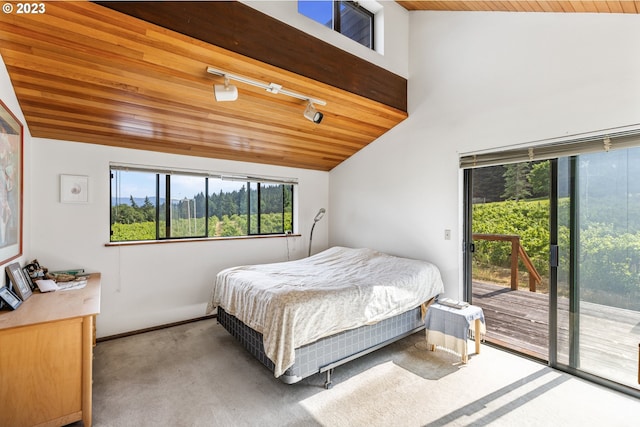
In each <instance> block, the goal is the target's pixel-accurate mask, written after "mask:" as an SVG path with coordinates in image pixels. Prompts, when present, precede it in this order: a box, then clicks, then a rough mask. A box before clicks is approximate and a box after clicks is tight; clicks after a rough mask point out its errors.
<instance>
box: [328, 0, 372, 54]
mask: <svg viewBox="0 0 640 427" xmlns="http://www.w3.org/2000/svg"><path fill="white" fill-rule="evenodd" d="M342 4H344V5H345V7H348V8H351V9H352V10H353V11H355V12H357V13H359V14H361V15H366V16H367V17H368V18H369V46H367V45H364V44H362V43H360V42H359V41H358V40H354V39H352V38H351V37H349V36H347V35H346V34H345V33H343V32H342V13H340V6H341V5H342ZM333 29H334V30H335V31H337V32H338V33H340V34H342V35H343V36H345V37H347V38H349V39H351V40H353V41H355V42H356V43H359V44H362V45H363V46H364V47H367V48H369V49H371V50H376V47H375V43H374V40H375V13H373V12H371V11H370V10H369V9H367V8H364V7H362V6H360V5H359V4H358V3H357V2H355V1H352V0H333Z"/></svg>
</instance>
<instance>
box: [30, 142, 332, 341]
mask: <svg viewBox="0 0 640 427" xmlns="http://www.w3.org/2000/svg"><path fill="white" fill-rule="evenodd" d="M32 145H33V150H32V151H33V153H32V161H31V165H32V172H31V175H30V180H31V181H32V182H33V192H32V200H31V204H32V212H31V217H32V226H31V228H32V230H31V231H32V237H31V251H30V256H31V257H33V258H37V259H38V260H39V261H40V263H41V264H42V265H45V266H47V267H48V268H50V269H54V270H56V269H67V268H80V267H82V268H85V269H86V270H87V271H98V272H101V273H102V300H101V302H102V312H101V314H100V316H98V321H97V327H98V336H99V337H102V336H109V335H114V334H117V333H122V332H127V331H132V330H137V329H142V328H146V327H151V326H156V325H162V324H166V323H171V322H176V321H181V320H186V319H191V318H196V317H200V316H203V315H204V314H205V307H206V304H207V301H208V298H209V295H210V290H211V288H212V284H213V281H214V278H215V275H216V273H218V272H219V271H220V270H222V269H223V268H226V267H231V266H234V265H243V264H253V263H262V262H277V261H286V260H287V259H288V258H289V257H290V259H297V258H302V257H304V256H306V253H307V250H308V246H307V245H308V238H309V229H310V228H311V222H312V220H313V217H314V216H315V214H316V212H317V211H318V209H319V208H320V207H327V203H328V185H329V184H328V173H327V172H317V171H309V170H302V169H294V168H285V167H277V166H268V165H260V164H252V163H243V162H232V161H225V160H216V159H205V158H197V157H189V156H178V155H170V154H163V153H153V152H146V151H140V150H130V149H122V148H113V147H107V146H100V145H92V144H83V143H77V142H68V141H58V140H50V139H41V138H33V141H32ZM109 162H120V163H133V164H143V165H157V166H169V167H177V168H190V169H197V170H207V171H221V172H235V173H251V174H258V175H260V174H262V175H269V176H282V177H295V178H298V179H299V185H298V193H299V196H298V208H299V223H298V226H299V231H300V232H301V234H302V236H301V237H296V236H291V237H286V238H285V237H281V238H266V239H265V238H263V239H243V240H221V241H200V242H182V243H163V244H155V245H139V246H119V247H105V243H107V242H109V210H110V199H109V185H110V179H109ZM60 174H72V175H87V176H88V177H89V203H87V204H65V203H60V202H59V176H60ZM329 214H330V211H329V212H328V215H327V217H328V218H329V217H330V216H329ZM327 240H328V231H327V222H324V223H319V225H318V226H316V230H314V238H313V248H314V250H313V251H314V252H317V251H319V250H320V249H325V248H326V247H327ZM287 245H288V249H287Z"/></svg>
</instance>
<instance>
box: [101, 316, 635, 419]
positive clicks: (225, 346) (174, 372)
mask: <svg viewBox="0 0 640 427" xmlns="http://www.w3.org/2000/svg"><path fill="white" fill-rule="evenodd" d="M423 341H424V340H423V334H422V333H418V334H414V335H413V336H411V337H408V338H405V339H404V340H401V341H399V342H397V343H395V344H393V345H391V346H388V347H387V348H385V349H382V350H378V351H376V352H375V353H372V354H370V355H367V356H365V357H363V358H360V359H358V360H356V361H354V362H350V363H348V364H347V365H344V366H342V367H340V368H337V369H336V371H335V373H334V375H333V380H334V387H333V388H332V389H330V390H325V389H324V388H323V383H324V376H320V375H315V376H313V377H310V378H308V379H306V380H304V381H303V382H301V383H298V384H294V385H286V384H282V383H281V382H280V381H279V380H277V379H275V378H274V377H273V375H272V374H271V373H270V372H269V371H268V370H267V369H266V368H265V367H263V366H262V365H261V364H260V363H259V362H257V361H256V360H254V359H253V358H252V357H251V356H250V355H249V354H248V353H247V352H246V351H245V350H244V348H242V347H241V346H240V345H239V344H238V343H237V342H236V341H235V340H234V338H232V337H231V336H230V335H229V334H228V333H227V332H226V331H225V330H224V329H223V328H222V327H221V326H220V325H218V324H217V323H216V321H215V320H204V321H200V322H195V323H190V324H186V325H181V326H176V327H173V328H168V329H164V330H160V331H154V332H148V333H145V334H140V335H135V336H131V337H127V338H120V339H117V340H111V341H105V342H101V343H98V345H97V347H96V349H95V359H94V385H93V387H94V389H93V403H94V405H93V422H94V426H96V427H105V426H118V427H125V426H136V427H139V426H349V427H353V426H367V427H370V426H445V425H447V426H448V425H451V426H468V425H475V426H481V425H496V426H518V427H522V426H632V425H633V426H635V425H638V416H639V414H640V401H639V400H637V399H634V398H632V397H629V396H625V395H621V394H619V393H616V392H614V391H611V390H608V389H605V388H602V387H599V386H596V385H593V384H591V383H589V382H586V381H583V380H580V379H577V378H575V377H572V376H570V375H567V374H563V373H560V372H557V371H554V370H552V369H550V368H548V367H545V366H544V365H541V364H538V363H535V362H532V361H530V360H527V359H525V358H521V357H518V356H514V355H512V354H509V353H506V352H503V351H500V350H497V349H495V348H491V347H488V346H484V345H483V346H482V351H481V353H482V354H480V355H477V356H476V355H472V356H471V358H470V361H469V364H467V365H462V364H461V363H460V362H459V358H458V357H457V356H455V355H452V354H450V353H447V352H446V351H442V350H438V351H436V352H431V351H428V350H426V349H425V346H424V342H423Z"/></svg>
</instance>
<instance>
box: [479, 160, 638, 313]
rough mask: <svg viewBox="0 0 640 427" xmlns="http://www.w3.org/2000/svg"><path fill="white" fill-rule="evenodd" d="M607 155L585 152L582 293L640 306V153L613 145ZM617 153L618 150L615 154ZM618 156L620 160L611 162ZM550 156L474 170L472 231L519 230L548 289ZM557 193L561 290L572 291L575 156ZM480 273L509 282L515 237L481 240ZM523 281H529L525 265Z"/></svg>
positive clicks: (563, 168)
mask: <svg viewBox="0 0 640 427" xmlns="http://www.w3.org/2000/svg"><path fill="white" fill-rule="evenodd" d="M609 155H610V157H608V158H606V159H605V160H601V157H598V156H588V155H587V156H581V157H580V161H579V162H578V164H577V165H576V168H577V176H578V178H577V189H578V190H577V194H576V199H577V201H576V206H577V209H576V211H577V215H576V217H575V219H574V220H575V221H576V222H577V227H578V230H579V232H578V236H576V239H577V240H576V241H577V245H578V251H577V252H578V258H579V259H578V262H579V266H580V267H579V277H580V287H581V297H582V298H583V299H585V300H591V301H599V302H603V303H607V304H609V305H613V306H617V307H622V308H629V309H633V310H640V179H633V178H634V177H637V178H640V158H636V157H638V155H637V154H636V153H631V152H630V153H629V155H628V156H627V155H626V151H621V152H619V153H618V152H611V153H608V156H609ZM616 156H617V157H616ZM612 160H613V161H612ZM549 165H550V163H549V162H548V161H543V162H526V163H518V164H513V165H506V166H493V167H486V168H479V169H476V170H474V172H473V221H472V229H473V233H482V234H507V235H518V236H520V243H521V245H522V246H523V247H524V249H525V250H526V252H527V253H528V255H529V257H530V258H531V260H532V262H533V264H534V265H535V267H536V269H537V271H538V272H539V273H540V274H541V275H542V277H543V280H542V282H543V283H542V286H539V287H538V289H537V291H538V292H548V281H549V241H550V240H549V238H550V225H549V221H550V203H549V188H550V178H549V177H550V172H549ZM558 171H559V172H558V174H559V178H558V181H559V183H560V184H559V186H558V187H559V197H558V228H559V229H558V245H559V248H560V251H559V255H560V267H559V269H558V289H559V292H560V293H561V294H562V293H567V292H568V290H567V289H568V285H567V284H568V270H569V268H568V266H569V258H568V256H569V250H568V248H569V243H570V242H569V239H570V233H569V229H570V228H569V225H570V216H569V213H570V197H569V193H568V188H569V187H568V185H563V183H564V182H568V181H569V180H568V173H569V167H568V162H566V164H565V163H560V164H559V169H558ZM474 244H475V248H476V252H475V253H474V255H473V277H474V279H475V280H484V281H489V282H493V283H501V284H504V285H505V286H508V284H509V277H510V269H509V265H510V264H509V263H510V252H511V246H510V243H509V242H493V241H484V240H476V241H474ZM519 271H520V274H521V276H520V285H519V286H521V287H522V288H528V280H527V275H526V269H525V268H524V266H523V265H520V270H519Z"/></svg>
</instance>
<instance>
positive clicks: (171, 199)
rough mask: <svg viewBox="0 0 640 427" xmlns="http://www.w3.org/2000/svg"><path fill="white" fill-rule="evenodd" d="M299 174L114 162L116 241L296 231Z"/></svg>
mask: <svg viewBox="0 0 640 427" xmlns="http://www.w3.org/2000/svg"><path fill="white" fill-rule="evenodd" d="M294 186H295V180H284V179H283V180H282V181H281V182H280V181H278V180H272V179H264V180H262V179H260V178H253V177H237V176H234V177H227V176H224V177H223V176H212V175H210V174H205V173H193V172H184V173H181V172H174V171H158V170H144V169H135V168H130V167H125V166H112V167H111V242H127V241H140V240H164V239H181V238H207V237H233V236H250V235H265V234H285V233H287V232H293V190H294Z"/></svg>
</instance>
